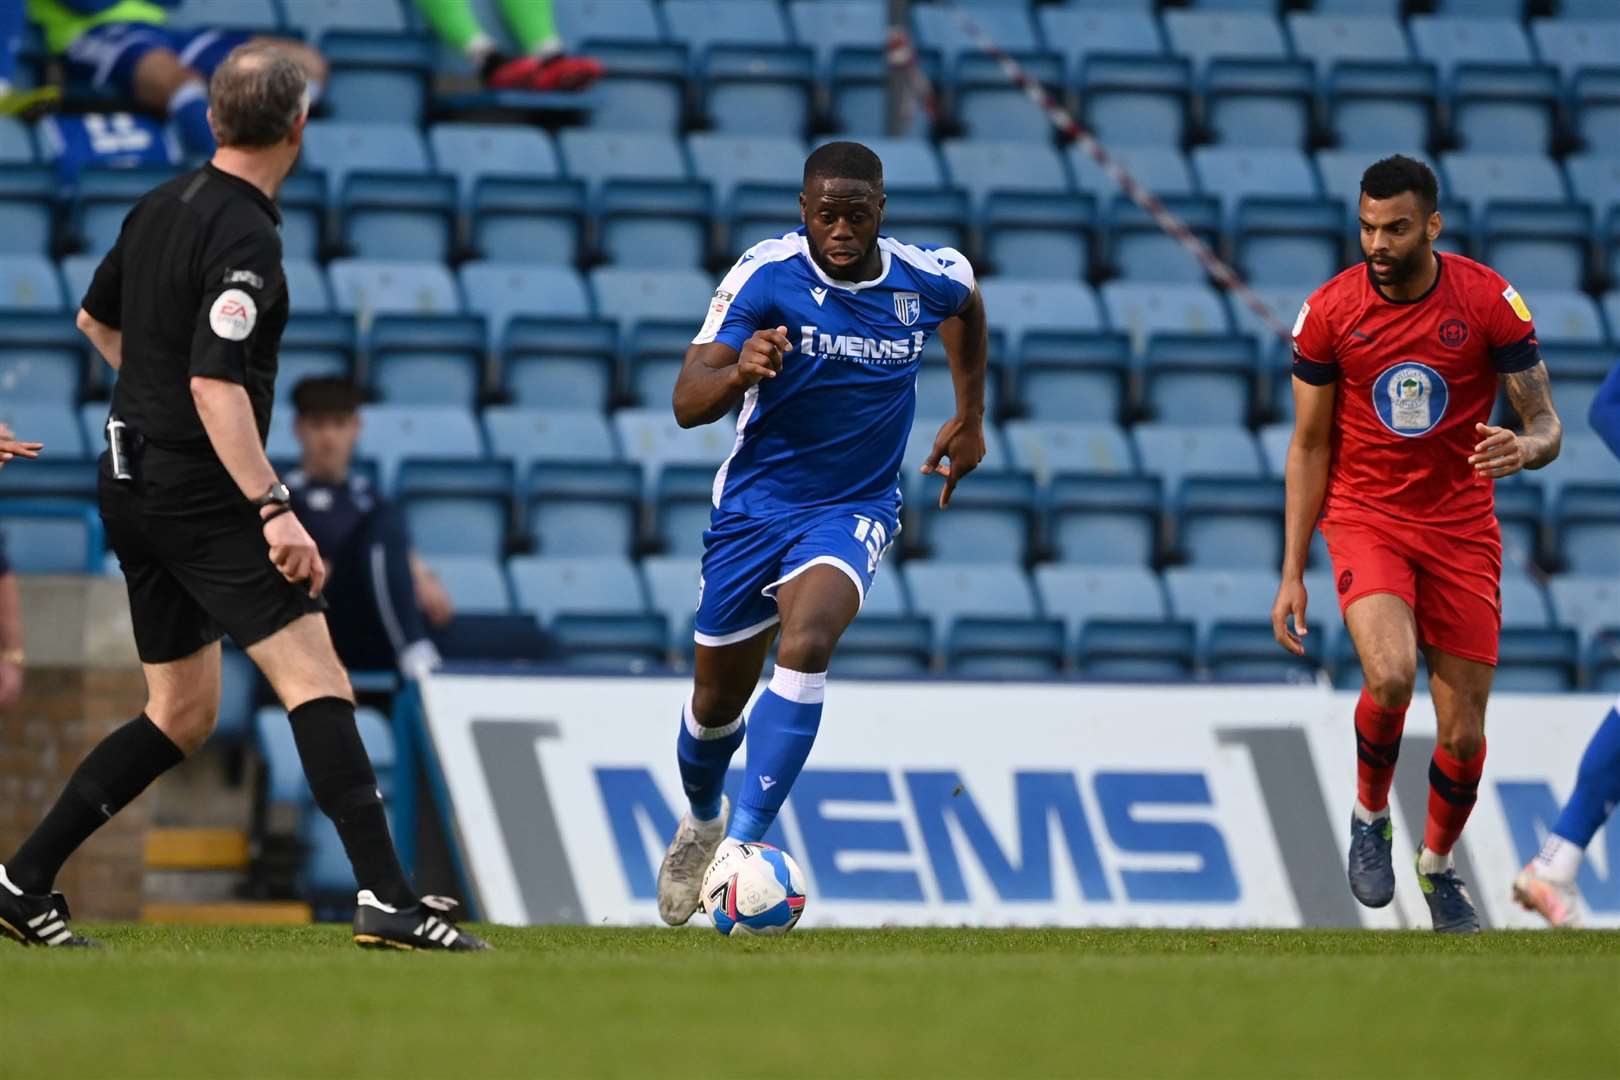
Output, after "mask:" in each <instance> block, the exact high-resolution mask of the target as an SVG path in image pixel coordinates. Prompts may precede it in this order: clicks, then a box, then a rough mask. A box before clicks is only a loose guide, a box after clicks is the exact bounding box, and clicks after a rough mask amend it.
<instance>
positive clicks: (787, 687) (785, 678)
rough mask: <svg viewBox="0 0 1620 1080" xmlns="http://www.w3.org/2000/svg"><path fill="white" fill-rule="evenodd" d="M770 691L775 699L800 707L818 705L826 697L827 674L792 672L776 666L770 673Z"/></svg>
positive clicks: (820, 672)
mask: <svg viewBox="0 0 1620 1080" xmlns="http://www.w3.org/2000/svg"><path fill="white" fill-rule="evenodd" d="M771 690H772V692H773V693H775V694H776V696H777V697H784V698H787V699H788V700H789V701H792V702H796V703H798V704H800V705H819V704H821V703H822V701H824V700H825V699H826V697H827V673H826V672H825V671H794V670H793V669H792V668H785V667H783V666H782V665H781V664H777V665H776V670H775V671H773V672H771Z"/></svg>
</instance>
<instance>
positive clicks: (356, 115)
mask: <svg viewBox="0 0 1620 1080" xmlns="http://www.w3.org/2000/svg"><path fill="white" fill-rule="evenodd" d="M320 49H321V54H322V55H323V56H324V57H325V58H326V63H327V68H328V70H327V77H326V87H325V90H324V92H323V93H322V94H321V103H322V104H323V105H324V106H325V107H326V109H327V113H328V115H330V116H331V117H333V118H334V119H337V120H340V121H343V122H345V123H365V124H410V125H412V126H416V125H418V124H420V123H421V122H422V116H423V114H424V113H425V112H426V111H427V96H428V89H429V86H430V84H431V81H432V77H433V72H434V64H435V62H436V61H437V59H438V43H437V42H435V41H434V40H433V39H432V38H431V37H429V36H427V35H426V34H379V33H377V31H376V30H375V29H374V28H371V27H367V28H364V29H356V30H333V31H329V32H327V33H326V34H324V35H323V36H322V37H321V38H320Z"/></svg>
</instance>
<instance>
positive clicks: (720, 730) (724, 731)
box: [681, 698, 743, 742]
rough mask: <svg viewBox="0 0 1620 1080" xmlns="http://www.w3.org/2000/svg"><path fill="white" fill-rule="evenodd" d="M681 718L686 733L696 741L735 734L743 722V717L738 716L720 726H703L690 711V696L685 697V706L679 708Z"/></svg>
mask: <svg viewBox="0 0 1620 1080" xmlns="http://www.w3.org/2000/svg"><path fill="white" fill-rule="evenodd" d="M681 718H682V719H683V720H684V721H685V722H686V733H687V734H688V735H690V736H692V738H694V739H696V740H698V742H709V741H711V740H713V739H723V738H725V737H726V736H727V735H735V734H736V733H737V729H738V728H740V727H742V722H743V718H742V717H740V716H739V717H737V719H735V720H733V721H732V722H731V723H729V724H725V725H722V726H721V727H704V726H703V725H702V724H700V723H698V722H697V714H696V713H694V712H693V711H692V699H691V698H687V699H686V707H685V708H684V709H682V710H681Z"/></svg>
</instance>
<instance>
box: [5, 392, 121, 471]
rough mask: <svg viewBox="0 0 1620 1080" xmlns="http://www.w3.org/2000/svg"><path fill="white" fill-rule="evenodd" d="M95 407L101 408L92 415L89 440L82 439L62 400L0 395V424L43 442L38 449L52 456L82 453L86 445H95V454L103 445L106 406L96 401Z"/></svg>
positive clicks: (76, 419) (70, 408)
mask: <svg viewBox="0 0 1620 1080" xmlns="http://www.w3.org/2000/svg"><path fill="white" fill-rule="evenodd" d="M96 408H99V409H100V410H101V411H100V415H99V416H98V417H97V418H96V425H95V436H96V437H95V441H94V442H91V443H86V442H85V439H84V435H83V433H82V431H81V429H80V426H79V417H78V415H77V413H76V412H75V410H74V407H73V406H72V405H70V404H68V403H67V402H66V401H52V402H45V401H28V400H24V399H21V398H14V397H12V396H11V395H10V394H6V395H3V396H0V424H5V425H6V426H7V427H9V428H11V430H12V431H14V432H15V433H16V435H17V438H19V439H27V440H29V441H30V442H38V443H44V444H45V449H44V450H42V451H40V453H42V454H48V455H50V456H51V457H52V458H79V457H84V456H85V451H86V447H87V446H93V447H95V448H96V455H99V454H100V453H101V448H102V445H103V442H102V437H101V425H102V424H103V423H104V422H105V421H106V419H107V406H106V405H105V404H99V405H97V406H96ZM96 455H91V456H96ZM21 467H22V466H20V465H19V466H18V468H21Z"/></svg>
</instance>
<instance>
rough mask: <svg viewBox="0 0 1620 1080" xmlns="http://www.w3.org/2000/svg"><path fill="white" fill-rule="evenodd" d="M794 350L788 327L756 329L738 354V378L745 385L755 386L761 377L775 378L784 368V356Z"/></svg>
mask: <svg viewBox="0 0 1620 1080" xmlns="http://www.w3.org/2000/svg"><path fill="white" fill-rule="evenodd" d="M792 351H793V342H791V341H789V340H788V336H787V327H785V326H778V327H777V328H776V329H774V330H755V331H754V333H753V336H752V337H750V338H749V339H748V340H747V341H745V342H743V347H742V351H741V352H739V353H738V354H737V378H738V380H739V381H740V382H741V383H742V385H743V386H745V387H747V386H755V385H757V384H758V383H759V381H760V380H761V379H774V378H776V374H777V372H779V371H781V370H782V357H783V356H786V355H787V354H788V353H790V352H792Z"/></svg>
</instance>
